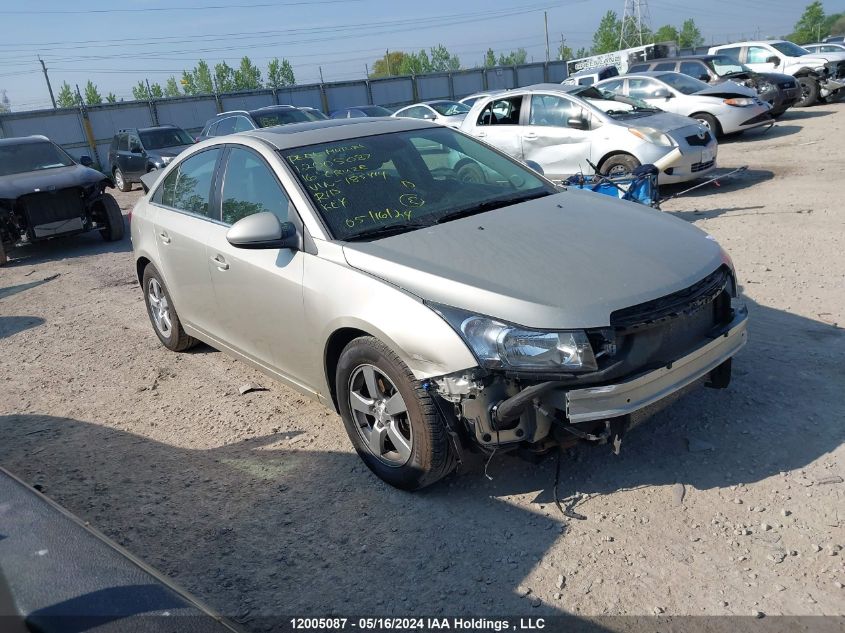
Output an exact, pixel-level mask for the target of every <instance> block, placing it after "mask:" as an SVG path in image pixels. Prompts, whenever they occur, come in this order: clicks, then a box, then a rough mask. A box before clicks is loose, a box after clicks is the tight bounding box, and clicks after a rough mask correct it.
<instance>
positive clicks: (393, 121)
mask: <svg viewBox="0 0 845 633" xmlns="http://www.w3.org/2000/svg"><path fill="white" fill-rule="evenodd" d="M420 129H443V126H441V125H437V124H436V123H431V122H429V121H423V120H420V119H403V118H397V117H361V118H354V119H327V120H325V121H310V122H308V123H289V124H287V125H277V126H274V127H265V128H261V129H258V130H250V131H248V132H239V133H237V134H230V135H228V136H220V137H218V138H220V139H222V140H221V142H222V143H225V142H226V141H225V139H231V138H232V137H233V136H251V137H254V138H259V139H261V140H263V141H265V142H267V143H269V144H270V145H272V146H273V147H275V148H276V149H282V150H284V149H291V148H294V147H302V146H305V145H314V144H316V143H332V142H334V141H344V140H347V139H351V138H359V137H362V136H374V135H376V134H389V133H391V132H405V131H408V130H420Z"/></svg>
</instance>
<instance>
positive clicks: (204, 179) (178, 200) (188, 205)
mask: <svg viewBox="0 0 845 633" xmlns="http://www.w3.org/2000/svg"><path fill="white" fill-rule="evenodd" d="M218 156H220V150H219V149H211V150H208V151H205V152H200V153H199V154H194V155H193V156H191V157H190V158H187V159H185V160H184V161H183V162H182V163H181V164H180V165H179V166H178V167H177V168H176V169H174V170H173V171H171V172H170V173H169V174H168V175H167V178H165V179H164V182H163V183H162V186H161V187H160V188H159V189H158V191H157V192H156V195H155V196H154V197H153V201H155V202H160V203H161V204H162V205H164V206H166V207H172V208H173V209H178V210H179V211H187V212H188V213H195V214H197V215H202V216H205V217H207V218H211V219H214V220H216V219H217V218H216V217H214V216H216V214H212V213H210V207H209V204H208V201H209V198H210V196H211V182H212V180H213V179H214V166H215V165H216V164H217V158H218Z"/></svg>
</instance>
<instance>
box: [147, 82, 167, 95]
mask: <svg viewBox="0 0 845 633" xmlns="http://www.w3.org/2000/svg"><path fill="white" fill-rule="evenodd" d="M150 98H151V99H164V90H162V88H161V84H159V83H153V84H151V85H150Z"/></svg>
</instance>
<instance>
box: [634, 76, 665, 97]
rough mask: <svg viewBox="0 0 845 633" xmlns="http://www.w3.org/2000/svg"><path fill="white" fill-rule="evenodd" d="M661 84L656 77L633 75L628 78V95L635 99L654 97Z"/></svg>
mask: <svg viewBox="0 0 845 633" xmlns="http://www.w3.org/2000/svg"><path fill="white" fill-rule="evenodd" d="M659 88H660V84H659V83H657V82H656V81H655V80H654V79H648V78H646V77H631V78H630V79H628V96H629V97H634V98H635V99H652V98H653V97H654V93H655V92H656V91H657V90H658V89H659Z"/></svg>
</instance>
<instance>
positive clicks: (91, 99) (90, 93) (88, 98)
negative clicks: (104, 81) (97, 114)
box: [85, 79, 103, 105]
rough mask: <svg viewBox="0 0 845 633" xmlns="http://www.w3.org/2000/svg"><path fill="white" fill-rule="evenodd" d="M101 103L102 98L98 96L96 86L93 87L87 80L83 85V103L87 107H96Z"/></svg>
mask: <svg viewBox="0 0 845 633" xmlns="http://www.w3.org/2000/svg"><path fill="white" fill-rule="evenodd" d="M102 102H103V97H102V96H100V92H99V91H98V90H97V86H95V85H94V82H93V81H91V80H90V79H89V80H88V83H87V84H85V103H87V104H88V105H98V104H100V103H102Z"/></svg>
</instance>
